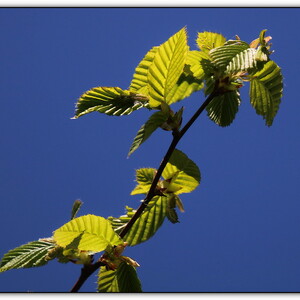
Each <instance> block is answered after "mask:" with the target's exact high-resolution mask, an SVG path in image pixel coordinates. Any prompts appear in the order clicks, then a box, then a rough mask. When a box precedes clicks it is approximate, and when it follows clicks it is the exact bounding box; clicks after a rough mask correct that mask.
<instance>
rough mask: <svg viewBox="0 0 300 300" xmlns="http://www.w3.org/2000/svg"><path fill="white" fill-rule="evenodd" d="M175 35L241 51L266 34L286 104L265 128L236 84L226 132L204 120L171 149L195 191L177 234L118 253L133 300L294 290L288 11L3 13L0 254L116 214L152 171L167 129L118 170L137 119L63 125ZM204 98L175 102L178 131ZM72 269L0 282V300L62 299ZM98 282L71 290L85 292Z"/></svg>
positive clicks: (294, 142) (293, 20) (296, 223)
mask: <svg viewBox="0 0 300 300" xmlns="http://www.w3.org/2000/svg"><path fill="white" fill-rule="evenodd" d="M185 25H187V29H188V34H189V44H190V46H191V48H192V49H196V43H195V39H196V36H197V32H201V31H214V32H219V33H222V34H223V35H224V36H225V37H226V38H228V39H230V38H234V36H235V35H236V34H238V35H239V36H240V38H241V39H242V40H245V41H248V42H251V41H252V40H253V39H255V38H256V37H257V36H258V34H259V32H260V31H261V30H262V29H268V32H267V35H271V36H272V37H273V49H274V50H275V53H274V54H273V57H272V58H273V59H274V60H275V61H276V62H277V63H278V65H279V66H280V67H281V68H282V72H283V76H284V82H285V84H284V97H283V99H282V103H281V106H280V110H279V113H278V115H277V117H276V118H275V121H274V124H273V126H272V127H271V128H267V127H266V126H265V125H264V121H263V119H262V118H261V117H260V116H257V115H256V114H255V111H254V110H253V108H252V107H251V106H250V103H249V98H248V86H246V87H245V88H244V89H243V92H242V105H241V106H240V110H239V113H238V115H237V117H236V119H235V121H234V122H233V124H232V125H231V126H229V127H227V128H220V127H218V126H217V125H215V124H214V123H213V122H211V121H210V120H209V119H208V117H207V116H206V115H205V114H203V115H202V116H201V117H200V119H199V120H198V121H197V122H196V123H195V124H194V126H193V127H192V128H191V129H190V131H189V132H188V133H187V134H186V136H185V137H184V139H183V140H182V141H181V143H180V144H179V146H178V148H179V149H180V150H182V151H184V152H185V153H186V154H187V155H188V156H189V157H190V158H191V159H193V160H194V161H195V162H196V163H197V164H198V166H199V167H200V169H201V173H202V182H201V185H200V187H199V188H198V189H197V190H196V191H194V192H193V193H192V194H186V195H185V194H184V195H183V196H182V200H183V201H184V205H185V209H186V212H185V213H183V214H180V223H178V224H175V225H173V224H171V223H169V222H168V221H166V222H165V223H164V225H163V227H162V228H161V229H160V230H159V231H158V232H157V234H156V236H155V237H153V238H152V239H150V240H149V241H148V242H146V243H144V244H140V245H138V246H135V247H132V248H128V249H127V250H126V252H125V253H126V254H125V255H127V256H130V257H133V258H134V259H135V260H137V261H138V262H139V263H140V265H141V267H140V268H139V269H138V274H139V277H140V279H141V281H142V284H143V290H144V291H145V292H229V291H230V292H299V291H300V199H299V182H300V171H299V170H300V162H299V149H300V139H299V137H300V134H299V132H300V131H299V129H300V128H299V125H300V124H299V120H300V119H299V111H300V101H299V91H298V88H299V48H300V42H299V27H300V10H299V9H297V8H276V9H275V8H259V9H254V8H239V9H236V8H156V9H155V8H140V9H137V8H119V9H116V8H112V9H108V8H89V9H87V8H86V9H83V8H74V9H71V8H64V9H63V8H60V9H49V8H48V9H46V8H42V9H34V8H25V9H17V8H12V9H8V8H1V9H0V37H1V44H0V57H1V73H0V86H1V110H0V124H1V128H2V129H1V133H0V135H1V137H0V138H1V148H0V154H1V155H0V157H1V171H0V172H1V173H0V174H1V175H0V176H1V181H0V193H1V197H2V200H1V203H2V205H1V219H0V227H1V228H2V234H1V244H0V255H1V256H2V255H3V254H4V253H5V252H7V251H8V250H9V249H12V248H15V247H17V246H19V245H21V244H25V243H27V242H29V241H34V240H37V239H38V238H42V237H49V236H51V235H52V231H53V230H55V229H57V228H58V227H60V226H61V225H62V224H64V223H65V222H67V221H68V219H69V216H70V210H71V206H72V203H73V201H74V200H75V199H78V198H79V199H81V200H82V201H83V202H84V205H83V207H82V210H81V214H82V215H83V214H89V213H92V214H96V215H100V216H103V217H108V216H110V215H113V216H119V215H121V214H123V213H124V207H125V205H129V206H131V207H137V206H138V205H139V200H140V198H139V197H136V196H135V197H132V196H129V194H130V192H131V190H132V189H133V187H134V186H135V183H134V174H135V172H134V170H135V169H137V168H141V167H154V168H157V167H158V165H159V163H160V161H161V158H162V156H163V154H164V152H165V150H166V148H167V146H168V144H169V143H170V140H171V137H170V135H169V134H168V133H167V132H164V131H162V130H161V131H158V132H156V133H155V134H154V135H153V136H152V138H151V140H149V141H148V142H146V143H145V144H143V145H142V147H140V148H139V149H138V150H137V151H136V152H135V153H134V154H133V155H132V156H131V157H130V159H126V156H127V152H128V149H129V147H130V145H131V142H132V139H133V138H134V136H135V134H136V132H137V130H138V129H139V128H140V126H141V125H142V124H143V123H144V122H145V121H146V120H147V118H148V117H149V115H150V114H149V112H148V111H147V110H139V111H137V112H135V113H133V114H132V115H130V116H124V117H108V116H106V115H102V114H99V113H93V114H90V115H87V116H84V117H82V118H80V119H78V120H71V119H70V118H71V117H72V116H73V113H74V107H75V102H76V100H77V98H78V97H79V96H80V95H81V94H82V93H83V92H85V91H86V90H88V89H90V88H92V87H95V86H119V87H121V88H124V89H126V88H127V87H128V85H129V83H130V81H131V78H132V74H133V72H134V69H135V67H136V66H137V64H138V63H139V61H140V60H141V59H142V58H143V56H144V54H145V53H146V52H147V51H148V50H149V49H150V48H151V47H152V46H156V45H159V44H161V43H163V42H164V41H165V40H167V39H168V38H169V37H170V36H171V35H173V34H174V33H175V32H177V31H178V30H179V29H181V28H182V27H183V26H185ZM202 101H203V94H202V92H199V93H196V94H194V95H193V96H192V97H191V98H189V99H187V100H185V101H183V102H180V103H179V104H178V105H177V106H175V107H180V106H181V105H184V106H185V108H186V109H185V116H184V120H187V119H188V117H190V116H191V114H192V113H193V111H195V110H196V109H197V108H198V107H199V105H200V103H201V102H202ZM79 272H80V266H77V265H73V264H71V263H69V264H67V265H62V264H58V263H57V262H56V261H52V262H50V263H49V264H48V265H47V266H44V267H41V268H34V269H26V270H11V271H8V272H5V273H3V274H0V292H3V291H11V292H19V291H22V292H26V291H33V292H54V291H55V292H57V291H59V292H63V291H68V290H70V288H71V287H72V286H73V284H74V283H75V281H76V280H77V277H78V275H79ZM95 281H96V275H94V276H92V277H90V278H89V280H88V282H87V283H86V284H85V285H84V287H83V288H82V290H81V291H94V290H95V288H96V285H95V284H94V283H95Z"/></svg>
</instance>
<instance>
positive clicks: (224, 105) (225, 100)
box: [206, 91, 241, 127]
mask: <svg viewBox="0 0 300 300" xmlns="http://www.w3.org/2000/svg"><path fill="white" fill-rule="evenodd" d="M240 102H241V100H240V94H239V92H238V91H231V92H227V93H224V94H222V95H219V96H217V97H215V98H214V99H213V100H212V101H211V102H210V103H209V104H208V105H207V107H206V110H207V115H208V116H209V118H210V119H211V120H212V121H214V122H215V123H216V124H217V125H219V126H222V127H225V126H229V125H230V124H231V123H232V121H233V120H234V118H235V115H236V113H237V112H238V109H239V105H240Z"/></svg>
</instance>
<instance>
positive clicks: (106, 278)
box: [98, 262, 142, 293]
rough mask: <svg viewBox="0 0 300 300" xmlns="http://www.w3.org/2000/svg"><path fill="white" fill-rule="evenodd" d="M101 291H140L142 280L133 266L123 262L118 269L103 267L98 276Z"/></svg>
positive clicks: (99, 290)
mask: <svg viewBox="0 0 300 300" xmlns="http://www.w3.org/2000/svg"><path fill="white" fill-rule="evenodd" d="M98 292H100V293H140V292H142V287H141V282H140V280H139V278H138V276H137V273H136V270H135V268H134V267H133V266H130V265H128V264H127V263H126V262H122V263H121V264H120V265H119V267H118V268H117V269H116V270H106V267H101V268H100V272H99V276H98Z"/></svg>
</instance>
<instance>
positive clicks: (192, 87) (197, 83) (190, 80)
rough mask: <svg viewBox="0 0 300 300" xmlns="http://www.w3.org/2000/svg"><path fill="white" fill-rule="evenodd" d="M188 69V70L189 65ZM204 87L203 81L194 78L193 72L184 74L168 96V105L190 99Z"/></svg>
mask: <svg viewBox="0 0 300 300" xmlns="http://www.w3.org/2000/svg"><path fill="white" fill-rule="evenodd" d="M186 68H188V66H187V65H186ZM203 87H204V84H203V81H202V79H198V78H196V77H194V75H193V74H192V72H183V73H182V74H181V75H180V77H179V79H178V81H177V82H176V84H175V85H174V87H173V88H172V89H171V90H170V92H169V94H168V99H169V100H168V104H172V103H175V102H178V101H181V100H183V99H185V98H187V97H189V96H190V95H191V94H192V93H194V92H197V91H199V90H201V89H202V88H203Z"/></svg>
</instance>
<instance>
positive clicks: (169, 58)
mask: <svg viewBox="0 0 300 300" xmlns="http://www.w3.org/2000/svg"><path fill="white" fill-rule="evenodd" d="M187 53H188V45H187V34H186V29H185V28H182V29H181V30H180V31H179V32H177V33H176V34H175V35H173V36H172V37H171V38H169V39H168V40H167V41H166V42H165V43H163V44H162V45H160V46H159V48H158V49H157V52H156V54H155V56H154V59H153V61H152V64H151V65H150V66H149V70H148V83H149V95H150V100H149V105H150V106H151V107H157V106H159V105H160V102H163V101H164V102H167V103H169V102H170V101H172V99H171V98H170V95H169V93H170V91H171V90H172V88H173V87H174V85H175V84H176V83H177V81H178V79H179V77H180V75H181V74H182V71H183V68H184V64H185V58H186V55H187Z"/></svg>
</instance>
